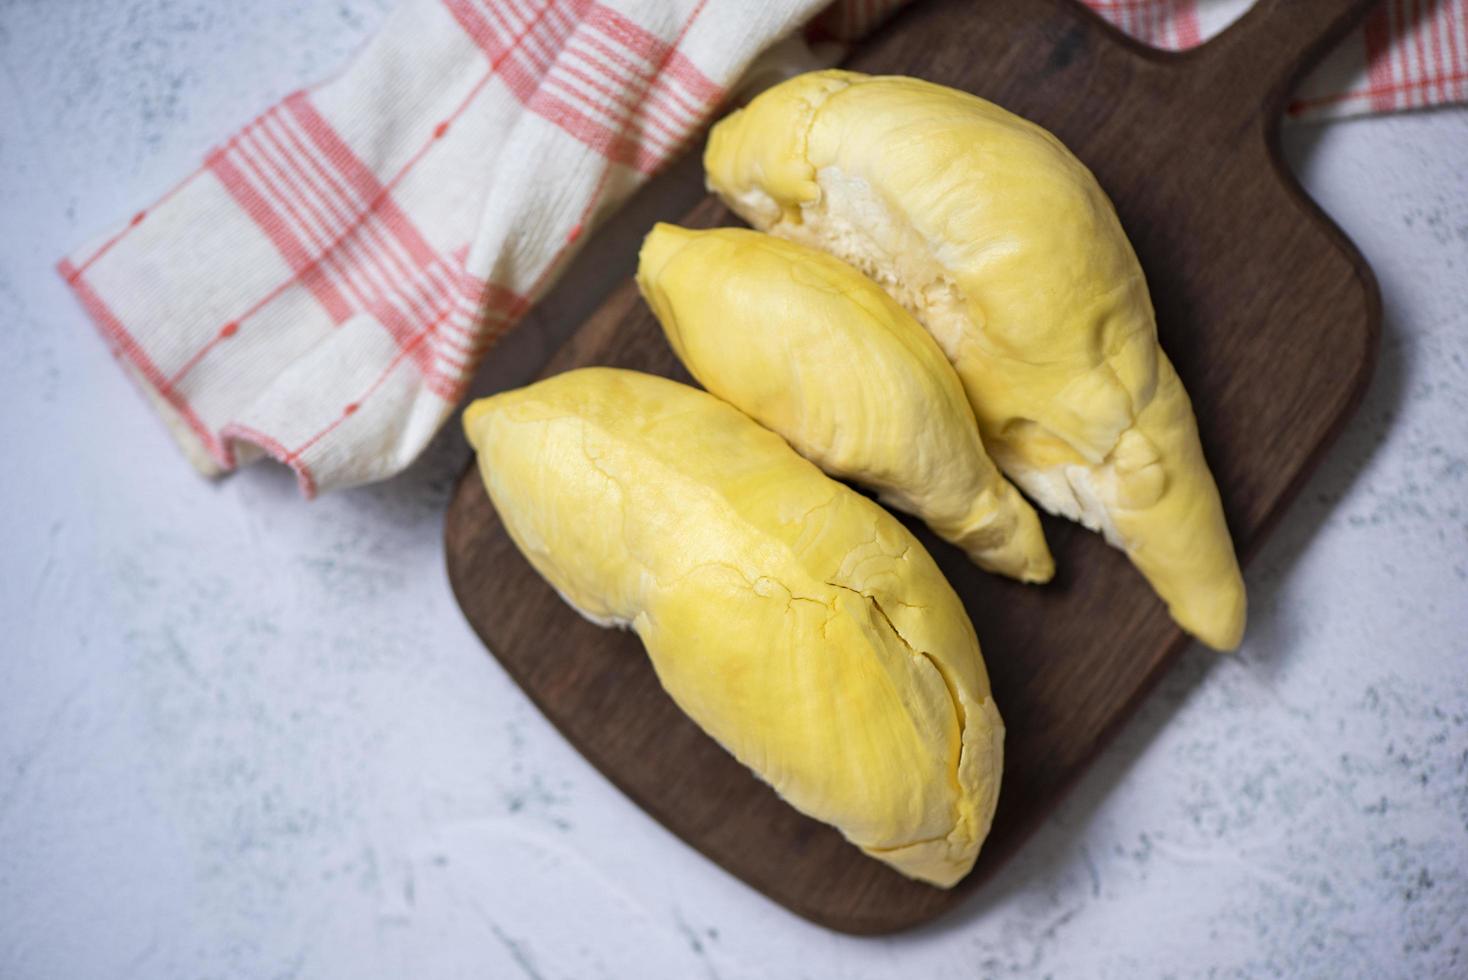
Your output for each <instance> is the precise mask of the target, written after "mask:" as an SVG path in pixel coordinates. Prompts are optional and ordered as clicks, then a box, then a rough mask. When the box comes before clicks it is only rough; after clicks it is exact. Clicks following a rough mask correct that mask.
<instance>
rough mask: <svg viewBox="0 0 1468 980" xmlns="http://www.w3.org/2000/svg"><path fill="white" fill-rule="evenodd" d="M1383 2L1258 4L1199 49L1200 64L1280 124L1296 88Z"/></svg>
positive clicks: (1280, 0) (1270, 0)
mask: <svg viewBox="0 0 1468 980" xmlns="http://www.w3.org/2000/svg"><path fill="white" fill-rule="evenodd" d="M1377 2H1379V0H1258V2H1257V3H1255V4H1254V6H1252V7H1250V8H1249V9H1248V10H1247V11H1246V12H1245V13H1244V15H1243V16H1242V17H1240V18H1239V19H1238V20H1237V21H1235V22H1234V23H1233V24H1231V25H1229V27H1228V28H1226V29H1225V30H1224V31H1223V33H1221V34H1219V35H1218V36H1217V37H1216V38H1214V39H1213V40H1211V41H1209V42H1208V43H1207V44H1205V45H1203V46H1202V47H1201V48H1198V49H1197V56H1198V59H1199V60H1200V61H1202V62H1204V63H1205V64H1206V65H1207V66H1208V68H1209V70H1210V72H1211V73H1212V74H1213V75H1214V76H1215V77H1218V76H1222V77H1223V78H1225V79H1226V80H1227V85H1228V86H1229V90H1230V91H1236V92H1247V93H1248V94H1250V95H1252V96H1256V97H1257V98H1256V99H1240V100H1239V101H1240V102H1241V103H1243V104H1245V105H1247V104H1249V103H1250V102H1253V103H1254V104H1255V105H1259V106H1262V107H1263V108H1264V110H1265V111H1266V114H1267V115H1268V116H1269V117H1270V118H1276V117H1277V113H1278V111H1280V110H1282V109H1283V107H1284V101H1285V99H1286V98H1287V97H1288V96H1289V94H1290V92H1291V91H1292V90H1293V88H1294V86H1295V83H1296V82H1297V81H1298V80H1299V79H1300V77H1301V76H1302V75H1304V74H1305V72H1307V71H1309V70H1310V69H1311V68H1313V67H1314V66H1315V65H1316V64H1317V63H1318V62H1319V61H1320V59H1321V58H1323V57H1324V56H1325V54H1326V53H1327V52H1328V51H1329V50H1330V49H1331V47H1333V46H1334V44H1335V42H1336V41H1338V40H1340V38H1341V37H1342V36H1344V35H1345V34H1346V32H1347V31H1349V30H1351V28H1353V27H1355V26H1356V25H1357V24H1359V23H1360V22H1361V20H1362V19H1363V18H1364V17H1365V16H1366V13H1367V11H1369V10H1370V9H1371V7H1372V6H1373V5H1375V4H1376V3H1377Z"/></svg>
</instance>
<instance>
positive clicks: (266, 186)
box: [233, 110, 370, 322]
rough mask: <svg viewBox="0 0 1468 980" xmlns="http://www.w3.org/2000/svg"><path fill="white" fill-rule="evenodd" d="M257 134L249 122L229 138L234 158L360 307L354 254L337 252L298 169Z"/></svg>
mask: <svg viewBox="0 0 1468 980" xmlns="http://www.w3.org/2000/svg"><path fill="white" fill-rule="evenodd" d="M272 111H274V110H272ZM267 115H269V113H267ZM262 118H263V117H262ZM261 133H262V130H261V127H260V126H258V125H256V124H252V125H251V126H247V127H246V128H245V129H244V130H243V131H242V132H241V133H240V134H239V135H238V136H236V137H235V139H234V141H233V143H234V148H235V151H236V152H235V156H236V158H237V159H238V161H239V162H240V163H241V164H242V166H243V168H244V170H246V171H248V174H249V176H250V177H251V178H252V183H253V184H254V185H255V187H256V189H257V190H259V191H260V192H261V196H262V197H263V198H267V201H269V199H273V204H274V207H275V210H276V213H277V214H278V215H280V216H282V218H283V219H285V220H288V222H289V223H290V224H291V227H290V228H289V231H290V232H291V233H292V234H294V235H295V237H296V238H297V239H298V240H299V241H300V242H301V244H302V245H303V246H305V247H308V248H309V254H311V255H313V256H318V257H319V262H318V265H317V268H319V269H321V270H322V271H323V272H325V273H326V274H327V275H328V276H329V277H330V279H331V281H332V284H333V285H334V286H335V287H336V288H337V289H339V290H340V291H341V292H342V294H343V296H344V297H345V298H346V300H347V302H348V304H349V309H350V310H355V309H360V308H361V306H362V304H363V303H364V302H365V301H366V299H367V296H368V295H370V290H369V288H368V286H367V284H366V283H365V282H363V281H362V273H361V271H360V270H355V269H354V268H353V259H354V256H352V255H345V256H341V255H338V254H337V249H336V248H335V245H336V244H337V243H336V242H335V241H334V240H333V232H332V228H331V225H330V222H329V221H327V220H326V219H325V217H324V216H323V213H322V211H321V205H320V202H318V201H317V200H315V197H314V195H313V194H312V193H310V190H309V188H308V187H307V186H306V185H304V184H303V183H302V179H301V175H300V173H299V171H298V170H296V169H295V168H294V167H293V166H292V164H291V162H290V160H289V159H288V158H287V157H283V156H282V155H281V154H280V153H279V152H278V150H277V148H275V147H273V146H271V145H270V144H269V141H268V140H265V139H262V138H261ZM348 315H350V312H349V314H348ZM338 322H340V321H338Z"/></svg>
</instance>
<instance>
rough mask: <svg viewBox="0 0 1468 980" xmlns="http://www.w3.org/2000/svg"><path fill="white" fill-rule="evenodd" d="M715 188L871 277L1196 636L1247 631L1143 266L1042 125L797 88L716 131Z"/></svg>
mask: <svg viewBox="0 0 1468 980" xmlns="http://www.w3.org/2000/svg"><path fill="white" fill-rule="evenodd" d="M704 165H705V168H706V170H707V174H708V182H709V186H710V188H711V189H712V190H714V191H715V192H716V193H717V194H718V195H719V196H720V197H721V198H723V199H724V201H725V202H726V203H728V204H729V206H730V207H732V208H733V209H734V210H735V211H736V212H738V213H739V214H740V215H741V216H742V217H743V218H745V219H746V220H747V221H749V222H750V223H751V224H753V225H754V226H755V227H756V228H760V229H763V230H765V231H769V232H771V233H773V234H776V235H779V236H781V237H784V238H788V239H791V240H792V241H797V242H801V243H804V244H807V245H810V246H813V247H816V248H820V249H823V250H825V251H827V252H830V253H832V254H833V255H836V256H837V257H839V258H841V259H844V260H845V261H847V262H850V263H851V264H852V265H854V266H856V267H857V268H859V269H861V270H862V271H863V272H865V273H866V274H867V275H868V276H871V277H872V278H873V279H875V280H876V281H877V282H878V283H879V284H880V285H881V286H882V287H883V288H884V289H886V290H887V291H888V292H889V293H890V294H891V295H892V296H893V298H895V299H896V300H897V301H898V302H900V303H901V304H902V305H903V306H904V307H906V308H907V309H908V310H909V311H910V312H912V314H913V315H914V316H915V317H916V318H917V319H918V321H919V322H920V323H922V324H923V326H925V327H927V328H928V330H929V332H930V333H932V335H933V337H934V339H936V340H937V342H938V344H939V346H940V347H941V348H942V349H943V351H944V353H945V354H947V356H948V359H949V360H950V361H951V362H952V363H953V365H954V367H955V368H956V369H957V371H958V375H959V378H960V380H961V381H962V382H963V385H964V389H965V391H966V392H967V394H968V397H969V401H970V403H971V404H972V406H973V409H974V414H975V416H976V417H977V419H978V422H979V429H980V431H981V432H982V434H983V438H984V445H985V447H986V448H987V449H988V450H989V453H990V455H991V456H992V457H993V459H994V461H995V462H996V463H997V464H998V465H999V468H1000V469H1001V470H1002V471H1003V472H1004V473H1005V474H1006V475H1008V476H1009V478H1010V479H1012V480H1014V482H1015V483H1017V484H1018V485H1019V486H1020V488H1021V489H1023V490H1024V491H1025V492H1026V493H1028V494H1029V495H1030V497H1031V498H1033V499H1034V500H1035V501H1037V502H1038V503H1039V504H1040V505H1041V506H1043V507H1044V508H1045V509H1046V510H1049V511H1050V512H1052V513H1055V514H1059V515H1062V516H1065V517H1068V518H1070V519H1072V520H1076V521H1079V522H1081V523H1082V524H1084V525H1085V526H1087V527H1089V528H1091V529H1093V530H1098V531H1101V532H1102V533H1103V534H1104V535H1105V536H1106V539H1107V540H1108V541H1109V542H1110V543H1111V544H1113V545H1115V546H1116V547H1119V548H1121V549H1123V550H1124V551H1125V552H1126V553H1127V555H1128V556H1129V557H1130V558H1131V560H1132V562H1133V563H1134V564H1135V565H1136V566H1137V568H1138V569H1139V570H1140V571H1141V572H1142V574H1143V575H1144V576H1145V577H1146V578H1147V580H1148V582H1149V583H1151V585H1152V587H1153V588H1154V589H1155V590H1156V592H1157V593H1158V594H1159V595H1160V596H1161V597H1162V599H1163V600H1164V601H1165V602H1166V603H1167V606H1168V609H1169V611H1170V612H1171V613H1172V616H1173V618H1174V619H1176V620H1177V621H1178V623H1179V624H1180V625H1182V626H1183V627H1184V628H1185V629H1187V630H1188V631H1189V632H1191V633H1193V634H1194V635H1195V636H1197V637H1198V638H1199V639H1201V640H1203V642H1205V643H1207V644H1209V645H1210V646H1213V647H1215V648H1218V649H1231V648H1233V647H1236V646H1237V645H1238V643H1239V640H1240V638H1241V637H1242V634H1243V629H1244V615H1245V612H1244V610H1245V598H1244V586H1243V580H1242V578H1241V576H1240V574H1239V567H1238V562H1237V559H1236V558H1235V557H1234V550H1233V543H1232V541H1231V539H1230V537H1229V533H1228V527H1227V525H1226V524H1225V522H1224V517H1223V509H1222V506H1221V504H1220V502H1219V498H1218V490H1217V487H1216V486H1215V485H1214V482H1213V477H1212V474H1211V473H1210V472H1209V470H1208V466H1207V463H1206V462H1205V460H1204V458H1203V451H1202V447H1201V445H1200V444H1199V441H1198V431H1197V423H1196V421H1195V420H1194V418H1193V411H1192V406H1191V404H1190V403H1189V401H1188V396H1187V393H1186V392H1185V391H1184V390H1183V386H1182V383H1181V381H1180V380H1179V379H1178V376H1177V373H1176V372H1175V371H1174V370H1173V367H1172V364H1171V363H1170V362H1169V361H1168V360H1167V357H1166V356H1165V355H1164V354H1163V352H1162V350H1161V349H1160V347H1159V346H1158V343H1157V329H1156V323H1155V320H1154V317H1153V312H1152V302H1151V299H1150V297H1149V296H1148V294H1147V285H1146V282H1145V281H1144V279H1143V275H1142V270H1141V266H1140V265H1139V264H1138V262H1137V258H1136V255H1135V254H1134V252H1133V251H1132V248H1131V244H1130V243H1129V242H1128V241H1127V239H1126V236H1125V234H1124V233H1123V231H1122V228H1121V224H1120V222H1119V221H1118V219H1117V217H1116V213H1115V211H1114V209H1113V208H1112V206H1111V202H1110V201H1109V200H1108V199H1107V197H1106V195H1105V193H1104V192H1103V191H1102V190H1101V188H1100V186H1099V185H1098V184H1097V183H1096V180H1095V178H1094V177H1092V175H1091V173H1090V172H1089V171H1088V170H1087V169H1086V168H1085V167H1084V166H1083V165H1082V164H1081V163H1080V161H1078V160H1077V159H1076V158H1075V157H1074V156H1073V155H1072V154H1071V153H1070V152H1069V151H1068V150H1066V149H1065V147H1064V146H1062V145H1061V144H1060V142H1059V141H1058V140H1057V139H1055V137H1054V136H1052V135H1050V133H1048V132H1046V131H1045V130H1043V129H1041V128H1040V127H1038V126H1036V125H1034V124H1032V123H1030V122H1027V121H1026V120H1024V119H1021V118H1019V117H1018V116H1015V115H1013V114H1011V113H1009V112H1006V111H1005V110H1003V109H1001V108H999V107H998V106H995V105H993V104H992V103H989V102H986V101H984V100H983V99H980V98H977V97H975V96H972V95H968V94H966V93H963V92H958V91H955V90H953V89H948V88H944V87H942V86H939V85H933V84H930V83H927V82H923V81H919V80H917V79H912V78H902V77H874V76H867V75H861V74H857V73H854V72H845V71H820V72H811V73H809V74H805V75H800V76H797V77H795V78H793V79H790V80H789V81H786V82H784V83H782V84H780V85H777V86H775V87H774V88H772V89H770V90H769V91H767V92H765V93H763V94H762V95H760V96H759V97H757V98H756V99H754V101H752V102H751V103H750V104H749V106H748V107H746V108H745V109H743V110H741V111H739V112H736V113H734V114H732V115H730V116H729V117H728V118H726V119H725V120H723V121H722V122H720V123H719V124H718V125H717V126H715V127H714V130H713V132H712V134H711V135H710V138H709V144H708V148H707V151H706V152H705V156H704Z"/></svg>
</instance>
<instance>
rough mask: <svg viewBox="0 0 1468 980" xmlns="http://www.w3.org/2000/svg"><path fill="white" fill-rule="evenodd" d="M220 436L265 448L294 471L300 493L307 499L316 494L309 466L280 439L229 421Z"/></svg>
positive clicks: (314, 481)
mask: <svg viewBox="0 0 1468 980" xmlns="http://www.w3.org/2000/svg"><path fill="white" fill-rule="evenodd" d="M220 436H221V437H222V438H224V439H235V440H239V441H241V442H253V443H254V444H255V445H257V446H259V447H260V448H261V449H263V450H265V451H266V452H267V453H269V454H270V455H271V456H273V457H275V459H277V460H279V461H280V462H282V463H284V464H285V465H286V466H289V467H290V468H291V469H293V470H295V471H296V483H298V484H299V485H300V487H301V493H302V495H303V496H305V498H306V499H307V500H311V499H313V498H314V497H315V496H316V477H315V476H314V475H312V473H311V467H309V466H307V465H306V463H305V462H304V461H303V460H302V459H301V458H300V457H299V456H297V455H296V454H295V453H292V452H291V451H290V450H288V449H286V448H285V446H283V445H281V444H280V441H279V440H277V439H275V438H273V437H271V436H268V435H266V434H265V433H263V432H261V431H259V430H258V429H252V428H250V427H249V426H248V425H240V424H238V423H231V424H230V425H226V426H225V427H224V429H223V431H222V432H220Z"/></svg>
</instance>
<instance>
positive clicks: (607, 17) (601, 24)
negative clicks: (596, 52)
mask: <svg viewBox="0 0 1468 980" xmlns="http://www.w3.org/2000/svg"><path fill="white" fill-rule="evenodd" d="M706 2H707V0H701V2H700V3H699V4H698V5H697V6H696V7H694V9H693V10H692V12H691V13H689V15H688V20H686V21H684V23H683V27H682V28H681V29H680V30H679V31H678V36H677V37H676V38H674V39H673V41H672V43H668V42H666V41H663V40H662V39H661V38H659V37H658V36H657V35H656V34H653V33H652V32H651V31H649V30H647V29H645V28H644V27H642V26H641V25H639V24H637V23H635V22H633V21H632V20H629V19H628V18H627V17H625V16H623V15H622V14H621V13H619V12H618V11H616V10H613V9H612V8H611V7H608V6H605V5H604V4H596V6H595V7H594V8H593V9H592V11H591V13H590V14H589V15H588V16H587V18H586V20H587V25H588V26H589V27H594V28H596V29H597V30H598V31H600V32H601V33H602V34H603V35H605V36H606V37H607V38H609V39H610V40H613V41H616V42H618V43H620V44H621V45H622V46H623V47H624V48H626V49H627V50H628V51H629V52H630V53H632V54H633V55H636V56H637V57H640V58H642V59H643V60H644V61H647V62H650V63H651V64H653V65H656V66H658V69H657V71H656V72H654V74H655V75H659V74H666V75H667V76H668V77H669V78H672V79H673V80H675V81H677V82H678V83H679V84H680V85H682V86H683V87H684V88H686V89H687V90H688V92H689V94H691V95H692V96H694V98H696V99H697V100H698V101H699V102H701V103H703V102H716V101H721V100H722V99H723V97H724V90H723V88H721V87H720V86H719V85H717V84H715V83H714V81H713V80H712V79H710V78H709V77H708V76H707V75H705V74H704V73H703V72H702V71H700V70H699V68H698V66H697V65H695V64H694V63H693V62H692V61H690V60H689V59H688V56H687V55H685V54H683V52H682V51H680V50H679V49H678V46H679V45H680V44H682V43H683V38H684V37H686V36H687V34H688V30H689V28H690V27H692V26H693V22H694V21H695V20H697V19H698V15H699V14H700V13H702V12H703V8H704V4H705V3H706Z"/></svg>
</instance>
